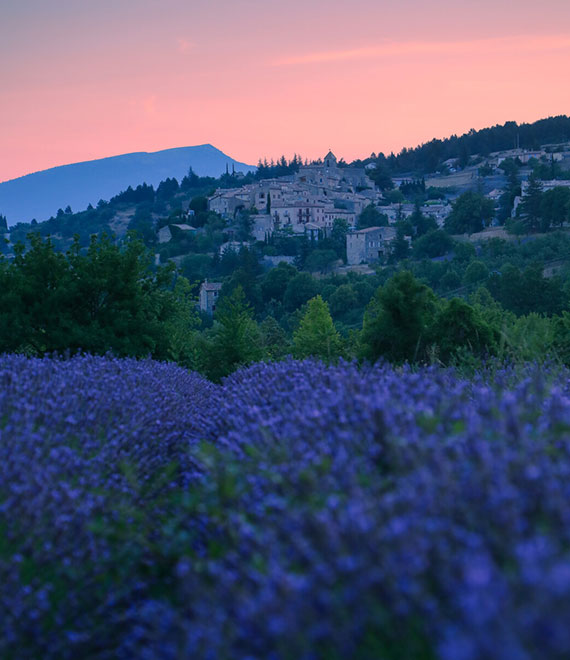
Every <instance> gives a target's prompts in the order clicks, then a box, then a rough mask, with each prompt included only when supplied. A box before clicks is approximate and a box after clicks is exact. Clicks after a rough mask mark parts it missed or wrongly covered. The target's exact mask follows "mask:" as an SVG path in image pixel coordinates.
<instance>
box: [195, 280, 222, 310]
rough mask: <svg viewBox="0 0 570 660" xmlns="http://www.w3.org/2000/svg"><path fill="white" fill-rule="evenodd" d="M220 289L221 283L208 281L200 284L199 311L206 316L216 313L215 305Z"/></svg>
mask: <svg viewBox="0 0 570 660" xmlns="http://www.w3.org/2000/svg"><path fill="white" fill-rule="evenodd" d="M221 288H222V283H221V282H208V280H206V281H205V282H202V286H201V287H200V300H199V306H200V311H202V312H206V313H207V314H213V313H214V312H215V311H216V304H217V302H218V296H219V295H220V289H221Z"/></svg>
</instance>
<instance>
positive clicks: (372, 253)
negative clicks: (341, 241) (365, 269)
mask: <svg viewBox="0 0 570 660" xmlns="http://www.w3.org/2000/svg"><path fill="white" fill-rule="evenodd" d="M395 238H396V229H395V227H367V228H366V229H358V230H356V231H351V232H349V233H348V234H347V235H346V258H347V263H348V265H349V266H357V265H359V264H363V263H371V262H374V261H380V260H381V259H383V258H385V257H386V256H387V255H388V252H389V249H390V243H391V242H392V241H393V240H394V239H395Z"/></svg>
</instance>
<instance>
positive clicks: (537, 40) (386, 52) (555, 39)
mask: <svg viewBox="0 0 570 660" xmlns="http://www.w3.org/2000/svg"><path fill="white" fill-rule="evenodd" d="M567 49H570V36H568V35H557V36H545V37H536V36H521V37H506V38H497V39H476V40H471V41H404V42H391V43H384V44H379V45H376V46H368V47H365V48H354V49H348V50H332V51H321V52H316V53H306V54H303V55H294V56H292V57H284V58H281V59H278V60H274V61H272V62H270V64H271V66H291V65H296V64H326V63H329V62H346V61H350V60H371V59H380V58H384V57H398V56H405V55H448V54H449V55H476V54H480V53H481V54H502V53H508V52H515V53H529V52H530V53H532V52H546V51H553V50H567Z"/></svg>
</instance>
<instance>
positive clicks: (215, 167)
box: [0, 144, 256, 225]
mask: <svg viewBox="0 0 570 660" xmlns="http://www.w3.org/2000/svg"><path fill="white" fill-rule="evenodd" d="M226 166H227V167H228V168H229V171H230V172H231V171H232V167H235V170H236V171H242V172H247V171H248V170H255V169H256V168H255V166H253V165H246V164H245V163H240V162H238V161H237V160H234V159H233V158H230V157H229V156H226V154H224V153H223V152H221V151H220V150H219V149H216V148H215V147H213V146H212V145H211V144H203V145H200V146H196V147H179V148H177V149H165V150H164V151H155V152H153V153H146V152H140V153H133V154H124V155H122V156H112V157H110V158H101V159H99V160H90V161H86V162H83V163H74V164H72V165H62V166H61V167H53V168H51V169H49V170H43V171H41V172H35V173H34V174H28V175H26V176H22V177H19V178H18V179H12V180H11V181H5V182H4V183H0V215H5V216H6V217H7V218H8V225H13V224H15V223H16V222H30V220H32V219H33V218H35V219H36V220H38V221H42V220H46V219H47V218H49V217H50V216H52V215H55V213H56V212H57V210H58V209H59V208H65V207H67V206H68V205H69V206H71V208H72V209H73V210H74V211H80V210H82V209H84V208H86V207H87V206H88V205H89V204H93V205H94V206H95V205H96V204H97V202H98V201H99V200H100V199H105V200H108V199H110V198H111V197H113V196H114V195H116V194H117V193H119V192H121V191H122V190H125V189H126V188H128V187H129V186H133V187H136V186H137V185H139V184H141V183H143V182H144V183H148V184H152V185H153V186H157V185H158V184H159V183H160V182H161V181H163V180H164V179H167V178H170V177H174V178H176V179H178V180H179V181H180V180H181V179H182V178H183V177H184V176H185V175H186V174H188V169H189V168H190V167H192V169H193V170H194V172H195V173H196V174H197V175H198V176H213V177H218V176H220V175H221V174H223V173H224V172H225V171H226Z"/></svg>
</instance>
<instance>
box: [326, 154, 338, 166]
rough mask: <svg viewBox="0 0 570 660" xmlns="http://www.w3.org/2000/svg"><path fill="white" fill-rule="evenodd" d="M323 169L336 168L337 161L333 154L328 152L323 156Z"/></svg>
mask: <svg viewBox="0 0 570 660" xmlns="http://www.w3.org/2000/svg"><path fill="white" fill-rule="evenodd" d="M324 162H325V167H331V168H334V167H336V164H337V160H336V156H335V155H334V154H333V152H332V151H329V152H328V154H327V155H326V156H325V161H324Z"/></svg>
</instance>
